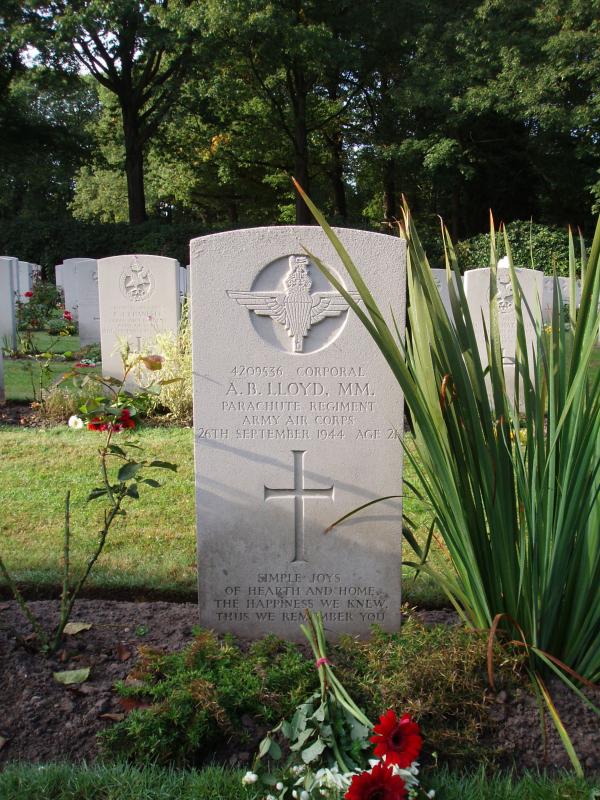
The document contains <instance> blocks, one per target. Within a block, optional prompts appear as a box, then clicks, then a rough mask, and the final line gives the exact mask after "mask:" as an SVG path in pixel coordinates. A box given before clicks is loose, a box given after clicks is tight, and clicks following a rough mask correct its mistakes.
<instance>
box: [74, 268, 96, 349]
mask: <svg viewBox="0 0 600 800" xmlns="http://www.w3.org/2000/svg"><path fill="white" fill-rule="evenodd" d="M75 290H76V294H77V312H78V324H79V343H80V345H81V346H82V347H84V346H85V345H88V344H96V343H98V342H100V299H99V297H98V266H97V263H96V260H95V259H93V258H82V259H81V260H80V261H78V262H77V263H76V264H75Z"/></svg>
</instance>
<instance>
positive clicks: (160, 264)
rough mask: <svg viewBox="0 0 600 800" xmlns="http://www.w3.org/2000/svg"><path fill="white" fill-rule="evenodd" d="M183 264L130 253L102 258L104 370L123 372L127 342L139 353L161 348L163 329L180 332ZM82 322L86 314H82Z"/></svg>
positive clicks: (116, 374) (99, 264)
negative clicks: (158, 339)
mask: <svg viewBox="0 0 600 800" xmlns="http://www.w3.org/2000/svg"><path fill="white" fill-rule="evenodd" d="M180 271H181V268H180V266H179V263H178V262H177V261H176V260H175V259H174V258H165V257H163V256H149V255H127V256H113V257H111V258H102V259H100V260H99V261H98V262H97V275H98V294H99V318H100V345H101V351H102V371H103V373H104V374H105V375H111V376H113V377H117V378H119V377H121V376H122V374H123V363H122V359H121V355H120V354H121V351H122V349H123V346H124V344H125V343H127V344H128V346H129V348H130V350H131V351H132V352H135V353H148V352H151V351H153V350H154V349H155V341H156V336H157V334H160V333H164V332H166V331H171V332H172V333H173V334H176V333H177V329H178V325H179V317H180V309H181V301H180V287H181V278H180ZM79 324H80V327H81V318H80V323H79Z"/></svg>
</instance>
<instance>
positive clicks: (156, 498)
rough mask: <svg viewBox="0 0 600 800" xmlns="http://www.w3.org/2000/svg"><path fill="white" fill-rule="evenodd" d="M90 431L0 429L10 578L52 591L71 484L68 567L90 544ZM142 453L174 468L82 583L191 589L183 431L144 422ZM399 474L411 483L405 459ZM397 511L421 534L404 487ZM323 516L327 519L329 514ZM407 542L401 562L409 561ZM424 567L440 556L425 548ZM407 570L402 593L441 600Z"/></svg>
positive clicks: (189, 495)
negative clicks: (428, 559)
mask: <svg viewBox="0 0 600 800" xmlns="http://www.w3.org/2000/svg"><path fill="white" fill-rule="evenodd" d="M99 436H100V434H96V433H93V432H91V431H87V430H82V431H71V430H69V429H68V428H67V427H66V426H60V427H55V428H48V429H36V430H34V429H25V430H23V429H17V428H4V429H0V451H1V452H2V458H1V459H0V507H1V508H2V509H3V514H2V518H1V520H2V521H1V522H0V536H1V537H2V538H1V543H0V547H1V550H0V552H1V553H2V556H3V558H4V560H5V562H6V564H7V566H8V568H9V569H10V570H11V571H12V572H13V573H14V574H15V576H16V577H17V578H18V579H19V580H20V581H23V582H25V583H26V584H36V586H37V587H38V588H40V589H41V590H42V591H44V590H45V591H47V590H48V588H49V587H58V586H59V582H60V562H61V557H62V527H63V514H64V500H65V494H66V492H67V490H69V489H70V490H71V507H72V529H73V532H74V536H73V559H74V560H73V563H83V559H84V558H85V556H86V554H88V553H89V552H90V551H91V548H92V546H93V543H94V542H95V540H96V531H97V529H98V522H99V519H100V515H101V513H102V504H101V501H95V502H92V503H89V504H86V502H85V498H86V496H87V493H88V492H89V490H90V489H91V488H93V487H94V486H96V485H97V482H98V459H97V447H98V444H99V441H100V440H99V438H98V437H99ZM140 441H141V443H142V444H143V446H144V448H145V450H146V455H147V456H149V457H152V458H157V459H162V460H166V461H172V462H174V463H176V464H178V466H179V469H178V472H177V473H175V474H174V473H170V472H169V473H164V474H159V475H157V477H158V479H159V480H160V481H161V482H164V486H162V487H161V488H160V489H156V490H152V489H147V490H146V491H145V492H143V493H142V494H141V498H140V500H138V501H134V502H132V503H131V505H130V506H129V511H128V514H127V516H126V517H125V518H124V519H121V520H119V522H118V523H117V524H116V525H115V527H114V529H113V530H112V532H111V534H110V535H109V539H108V543H107V546H106V548H105V551H104V553H103V555H102V557H101V559H100V560H99V562H98V564H97V565H96V567H95V568H94V571H93V572H92V575H91V577H90V582H89V586H91V587H101V588H102V589H110V590H114V591H117V590H123V589H127V590H130V589H134V590H140V591H141V590H142V589H144V588H146V589H148V590H151V591H152V592H160V593H162V594H164V595H165V596H168V595H169V594H172V593H176V594H184V595H188V596H189V597H190V599H193V598H194V596H195V592H196V540H195V507H194V469H193V435H192V431H191V430H190V429H187V428H146V429H143V430H141V431H140ZM406 478H407V479H408V480H411V479H413V480H414V475H412V474H411V470H410V466H409V465H408V464H406ZM405 511H406V513H407V514H408V515H409V516H410V517H411V519H413V520H414V521H416V522H417V523H418V524H420V525H421V533H422V536H423V538H424V537H425V535H426V532H427V527H428V525H429V523H430V520H431V514H430V512H429V511H428V509H427V507H426V506H424V505H423V504H422V503H421V502H420V501H418V500H417V499H416V498H415V497H414V496H412V495H411V494H410V493H408V494H407V498H406V502H405ZM332 521H333V520H332ZM409 551H410V548H409V547H408V545H406V547H405V558H408V559H410V558H412V554H411V553H410V552H409ZM433 563H435V564H437V565H438V566H439V565H441V566H442V567H444V565H445V558H444V555H443V553H442V551H441V550H440V549H439V548H434V552H433ZM413 576H414V572H413V571H412V570H407V573H406V579H405V581H404V593H405V599H406V600H408V601H409V602H416V603H428V604H432V603H435V604H439V603H440V602H441V601H442V599H443V598H442V596H441V595H440V593H439V592H438V590H437V589H435V587H433V586H432V584H431V581H430V579H429V578H427V577H426V576H421V577H419V578H418V579H417V580H416V581H415V580H414V577H413Z"/></svg>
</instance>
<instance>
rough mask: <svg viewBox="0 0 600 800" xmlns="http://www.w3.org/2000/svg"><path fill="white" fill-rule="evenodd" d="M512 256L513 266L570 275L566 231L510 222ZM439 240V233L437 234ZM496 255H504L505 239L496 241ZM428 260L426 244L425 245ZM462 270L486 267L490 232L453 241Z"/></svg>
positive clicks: (488, 257) (534, 224)
mask: <svg viewBox="0 0 600 800" xmlns="http://www.w3.org/2000/svg"><path fill="white" fill-rule="evenodd" d="M506 233H507V235H508V239H509V241H510V249H511V252H512V258H513V261H514V264H515V266H516V267H533V268H534V269H537V270H540V271H542V272H544V273H545V274H546V275H552V274H553V273H554V271H555V270H556V272H557V273H558V274H559V275H568V274H569V241H568V237H567V235H566V231H564V230H561V229H560V228H554V227H551V226H548V225H539V224H537V223H532V222H523V221H517V222H510V223H509V224H508V225H507V226H506ZM438 240H439V236H438ZM498 245H499V246H498V251H497V255H498V257H499V258H500V257H501V256H503V255H505V252H504V250H505V247H504V240H503V239H502V238H501V239H500V240H499V243H498ZM423 249H424V250H425V252H427V254H428V257H429V260H431V257H430V256H429V246H428V243H427V244H426V245H424V248H423ZM456 255H457V258H458V263H459V265H460V268H461V271H462V272H464V271H466V270H468V269H478V268H480V267H487V266H488V265H489V260H490V234H489V233H480V234H478V235H477V236H473V237H472V238H470V239H465V240H464V241H462V242H458V243H457V244H456Z"/></svg>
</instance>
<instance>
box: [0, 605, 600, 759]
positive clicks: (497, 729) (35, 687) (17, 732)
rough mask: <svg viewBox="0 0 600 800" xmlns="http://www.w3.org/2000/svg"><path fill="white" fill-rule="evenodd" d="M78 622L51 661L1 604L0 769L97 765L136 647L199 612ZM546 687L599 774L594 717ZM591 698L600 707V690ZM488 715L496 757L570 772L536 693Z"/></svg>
mask: <svg viewBox="0 0 600 800" xmlns="http://www.w3.org/2000/svg"><path fill="white" fill-rule="evenodd" d="M32 607H33V609H34V611H35V613H36V614H37V615H38V616H39V617H40V618H41V620H42V621H43V622H44V623H45V624H46V626H47V627H50V625H51V622H52V620H53V618H54V617H55V615H56V613H57V609H58V602H57V601H54V600H48V601H37V602H34V603H32ZM419 616H420V618H421V620H422V621H423V622H425V623H428V624H440V623H442V624H449V623H450V624H451V623H452V621H453V617H452V614H451V613H448V612H440V611H437V612H436V611H431V612H420V614H419ZM72 620H73V621H81V622H88V623H92V628H91V629H90V630H87V631H84V632H82V633H79V634H77V635H76V636H70V637H66V644H65V647H64V649H63V651H62V652H61V653H60V654H59V655H58V657H54V658H52V659H48V660H46V659H43V658H41V657H39V656H37V655H35V654H34V653H32V652H29V651H28V650H27V649H26V648H25V647H23V646H22V645H19V644H18V643H17V641H16V639H15V632H18V633H19V634H20V635H21V636H23V637H24V636H26V635H27V634H28V633H29V628H28V626H27V624H26V622H24V620H23V618H22V616H21V614H20V611H19V609H18V607H17V606H16V604H15V603H14V602H12V601H7V602H2V603H0V676H1V692H0V765H2V764H5V763H7V762H8V761H11V760H16V759H20V760H25V761H30V762H38V763H41V762H47V761H53V760H69V761H75V762H77V761H83V760H85V761H88V762H90V761H93V760H94V759H95V758H96V757H97V756H98V750H97V746H96V739H95V736H96V733H97V732H98V731H100V730H101V729H103V728H104V727H106V726H108V725H112V724H114V721H113V720H114V719H115V718H118V717H113V719H111V715H121V714H123V713H125V709H124V708H123V706H122V705H121V703H120V701H119V698H118V697H117V696H116V695H115V694H113V692H112V686H113V684H114V683H115V681H117V680H119V679H121V678H125V677H126V676H127V674H128V673H129V672H130V671H131V670H132V668H133V666H134V664H135V663H136V659H137V655H138V647H140V646H150V647H159V648H161V649H164V650H174V649H179V648H181V647H183V646H184V645H185V644H187V643H188V642H189V640H190V638H191V636H192V627H193V626H194V625H196V624H197V621H198V616H197V607H196V606H195V605H194V604H191V603H166V602H154V603H150V602H142V603H133V602H116V601H108V600H80V601H79V602H78V603H77V604H76V606H75V611H74V614H73V617H72ZM81 667H90V668H91V674H90V678H89V680H88V681H87V682H85V683H83V684H80V685H79V686H76V687H66V686H63V685H61V684H59V683H57V682H56V681H55V680H54V678H53V672H58V671H61V670H68V669H78V668H81ZM550 685H551V691H552V694H553V697H554V699H555V702H556V704H557V706H558V709H559V712H560V714H561V717H562V719H563V721H564V723H565V726H566V728H567V730H568V731H569V734H570V735H571V737H572V740H573V743H574V745H575V749H576V751H577V753H578V755H579V757H580V758H581V761H582V763H583V764H584V765H585V767H586V768H587V770H589V771H590V772H596V773H597V772H600V724H599V720H598V718H597V717H596V716H595V715H594V714H593V712H591V711H590V710H589V709H587V708H586V707H585V706H584V705H583V704H582V703H581V702H580V701H579V700H578V699H577V698H576V697H575V696H574V695H573V694H572V693H571V692H569V691H567V690H566V689H564V688H563V687H562V685H557V683H555V682H554V683H551V684H550ZM593 695H594V696H593V697H592V699H593V700H594V702H595V703H596V704H597V705H598V704H600V690H599V691H596V692H594V693H593ZM107 714H108V715H109V716H106V715H107ZM489 715H490V722H491V728H490V730H491V733H490V734H488V739H487V740H486V744H487V745H490V744H491V745H492V746H493V747H494V748H497V749H498V750H499V751H500V754H501V760H502V761H503V762H505V763H507V764H508V763H509V762H510V761H512V760H514V763H515V765H516V767H517V769H522V768H526V767H539V768H541V769H543V768H550V769H556V768H567V769H568V768H569V760H568V758H567V756H566V754H565V752H564V750H563V748H562V745H561V744H560V740H559V739H558V737H557V735H556V734H555V732H554V730H553V729H552V724H551V722H550V721H549V720H547V723H546V728H547V733H548V737H547V738H548V741H547V746H546V748H544V742H543V737H542V730H541V725H540V718H539V712H538V707H537V704H536V701H535V699H534V697H533V696H531V695H529V694H527V693H526V692H517V693H515V695H514V696H511V695H508V694H506V693H505V692H500V693H499V694H498V695H493V694H490V696H489ZM425 735H426V732H425ZM237 755H238V756H240V757H239V758H238V761H243V760H244V758H247V757H248V755H249V754H247V753H244V754H237ZM228 760H229V762H230V763H233V762H234V761H235V760H236V754H235V753H233V756H232V754H231V752H230V753H229V754H228Z"/></svg>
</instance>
